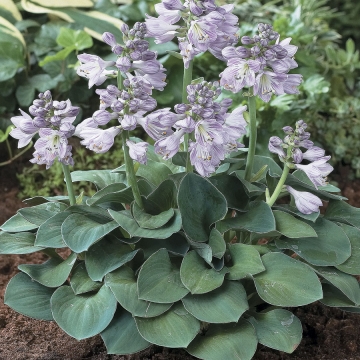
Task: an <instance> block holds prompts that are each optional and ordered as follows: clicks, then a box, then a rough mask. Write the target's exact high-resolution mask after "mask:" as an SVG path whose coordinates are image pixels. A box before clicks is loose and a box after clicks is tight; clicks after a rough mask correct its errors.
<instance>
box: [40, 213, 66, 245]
mask: <svg viewBox="0 0 360 360" xmlns="http://www.w3.org/2000/svg"><path fill="white" fill-rule="evenodd" d="M69 215H71V213H70V212H69V211H64V212H61V213H58V214H56V215H54V216H52V217H51V218H50V219H48V220H46V221H45V222H44V223H43V224H42V225H40V227H39V230H38V232H37V234H36V239H35V245H37V246H44V247H48V248H63V247H66V244H65V243H64V241H63V238H62V235H61V225H62V224H63V222H64V221H65V219H66V218H67V217H68V216H69Z"/></svg>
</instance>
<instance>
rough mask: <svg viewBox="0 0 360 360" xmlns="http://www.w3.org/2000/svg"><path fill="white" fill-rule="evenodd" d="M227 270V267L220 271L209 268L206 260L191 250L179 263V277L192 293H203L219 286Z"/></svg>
mask: <svg viewBox="0 0 360 360" xmlns="http://www.w3.org/2000/svg"><path fill="white" fill-rule="evenodd" d="M227 272H228V270H227V268H223V269H222V270H221V271H216V270H214V269H211V268H210V269H209V268H208V266H207V264H206V262H205V261H204V260H203V259H202V258H201V257H200V256H199V255H198V254H197V253H196V251H194V250H193V251H190V252H188V253H187V254H186V255H185V257H184V259H183V261H182V263H181V268H180V277H181V281H182V283H183V284H184V285H185V286H186V288H187V289H189V290H190V292H191V293H192V294H204V293H208V292H209V291H212V290H215V289H216V288H218V287H220V286H221V284H222V283H223V282H224V276H225V274H226V273H227Z"/></svg>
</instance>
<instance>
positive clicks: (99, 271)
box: [85, 235, 139, 281]
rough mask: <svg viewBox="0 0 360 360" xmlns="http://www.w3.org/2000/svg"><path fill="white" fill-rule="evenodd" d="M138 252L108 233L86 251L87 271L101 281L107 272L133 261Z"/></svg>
mask: <svg viewBox="0 0 360 360" xmlns="http://www.w3.org/2000/svg"><path fill="white" fill-rule="evenodd" d="M138 252H139V250H133V249H132V248H131V247H130V246H129V245H127V244H124V243H122V242H121V241H120V240H118V239H117V238H116V237H114V236H111V235H107V236H105V237H104V238H103V239H102V240H100V241H99V242H97V243H96V244H94V245H93V246H91V247H90V249H89V250H88V251H87V252H86V258H85V265H86V269H87V272H88V274H89V276H90V278H91V279H92V280H94V281H101V280H102V278H103V277H104V276H105V275H106V274H107V273H109V272H110V271H113V270H115V269H117V268H119V267H120V266H122V265H124V264H126V263H128V262H129V261H131V260H132V259H133V258H134V257H135V255H136V254H137V253H138Z"/></svg>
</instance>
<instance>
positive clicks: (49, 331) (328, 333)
mask: <svg viewBox="0 0 360 360" xmlns="http://www.w3.org/2000/svg"><path fill="white" fill-rule="evenodd" d="M22 166H23V164H22V163H21V162H16V163H14V164H11V165H9V166H6V167H0V195H1V202H0V223H3V222H4V221H5V220H6V219H7V218H9V217H10V216H12V215H13V214H14V213H15V212H16V211H17V210H18V209H19V208H20V207H22V206H24V203H22V202H21V201H20V200H19V199H18V198H17V193H18V191H19V189H18V182H17V178H16V173H17V172H19V171H21V168H22ZM347 175H348V174H347V169H340V170H338V174H337V175H335V176H334V177H333V178H335V180H338V181H339V186H340V187H341V189H342V193H343V195H344V196H346V197H347V198H348V199H349V203H350V204H351V205H353V206H357V207H360V180H355V181H348V180H346V179H347V178H348V176H347ZM45 259H46V256H45V255H42V254H29V255H0V359H1V360H10V359H11V360H31V359H36V360H41V359H44V360H55V359H59V360H60V359H61V360H64V359H66V360H79V359H92V360H100V359H114V360H118V359H119V360H120V359H124V360H125V359H126V360H130V359H131V360H140V359H158V360H160V359H168V360H172V359H194V358H193V357H191V356H189V355H188V354H186V352H185V351H182V350H177V349H172V350H171V349H163V348H161V347H156V346H153V347H151V348H149V349H147V350H145V351H143V352H142V353H141V354H139V355H133V356H118V355H106V349H105V346H104V345H103V344H102V341H101V338H100V336H96V337H94V338H91V339H86V340H82V341H77V340H75V339H73V338H71V337H70V336H68V335H66V334H65V333H64V332H63V331H62V330H61V329H59V327H58V326H57V325H56V323H54V322H46V321H39V320H33V319H29V318H27V317H24V316H22V315H20V314H18V313H16V312H14V311H13V310H11V309H10V308H9V307H7V306H5V305H4V304H3V299H4V291H5V287H6V285H7V283H8V281H9V280H10V278H11V277H13V276H14V274H15V273H16V272H17V271H18V270H17V266H18V265H19V264H22V263H41V262H43V261H44V260H45ZM292 311H293V312H294V313H295V314H296V316H297V317H299V319H300V320H301V322H302V324H303V329H304V334H303V335H304V336H303V340H302V342H301V344H300V345H299V347H298V349H297V350H296V351H295V353H293V354H291V355H288V354H285V353H282V352H279V351H275V350H271V349H268V348H266V347H263V346H261V345H259V348H258V351H257V353H256V355H255V357H254V360H287V359H292V360H295V359H297V360H300V359H301V360H307V359H312V360H320V359H325V360H345V359H346V360H355V359H359V358H360V346H359V345H358V344H360V343H359V341H360V316H358V315H356V314H350V313H345V312H343V311H341V310H337V309H331V308H328V307H325V306H323V305H322V304H320V303H315V304H313V305H309V306H304V307H301V308H295V309H292ZM219 360H221V359H219ZM229 360H230V359H229Z"/></svg>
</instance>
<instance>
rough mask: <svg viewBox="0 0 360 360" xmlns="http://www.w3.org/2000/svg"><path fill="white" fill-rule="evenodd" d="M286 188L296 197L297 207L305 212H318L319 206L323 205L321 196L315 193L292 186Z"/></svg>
mask: <svg viewBox="0 0 360 360" xmlns="http://www.w3.org/2000/svg"><path fill="white" fill-rule="evenodd" d="M286 189H287V191H288V192H289V193H290V194H291V195H292V196H293V197H294V199H295V205H296V207H297V208H298V210H299V211H300V212H301V213H303V214H312V213H314V212H318V211H319V207H320V206H322V205H323V203H322V201H321V200H320V198H318V197H317V196H316V195H314V194H311V193H309V192H305V191H297V190H295V189H293V188H292V187H291V186H286Z"/></svg>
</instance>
